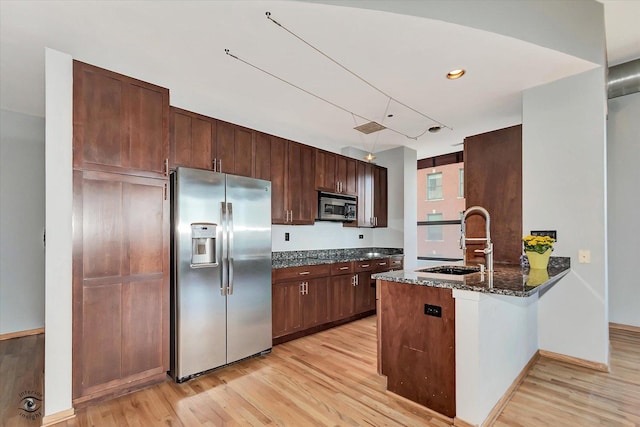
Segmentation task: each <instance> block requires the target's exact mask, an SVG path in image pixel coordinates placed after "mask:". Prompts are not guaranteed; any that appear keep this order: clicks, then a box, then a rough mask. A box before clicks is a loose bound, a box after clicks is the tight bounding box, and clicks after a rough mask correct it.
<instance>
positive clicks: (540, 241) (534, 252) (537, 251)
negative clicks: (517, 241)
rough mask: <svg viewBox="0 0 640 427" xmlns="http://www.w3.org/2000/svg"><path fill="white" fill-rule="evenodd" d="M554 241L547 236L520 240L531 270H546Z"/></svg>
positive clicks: (527, 237) (526, 237)
mask: <svg viewBox="0 0 640 427" xmlns="http://www.w3.org/2000/svg"><path fill="white" fill-rule="evenodd" d="M555 241H556V239H553V238H551V237H549V236H531V235H529V236H525V237H523V238H522V242H523V244H524V253H525V255H526V256H527V258H528V259H529V267H530V268H532V269H545V270H546V269H547V265H548V264H549V257H550V256H551V251H553V244H554V243H555Z"/></svg>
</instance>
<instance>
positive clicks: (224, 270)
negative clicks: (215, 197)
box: [220, 202, 229, 296]
mask: <svg viewBox="0 0 640 427" xmlns="http://www.w3.org/2000/svg"><path fill="white" fill-rule="evenodd" d="M221 203H222V214H221V215H220V218H221V222H222V227H221V228H222V232H221V235H222V245H221V247H222V257H221V258H222V260H221V265H222V278H221V280H220V295H222V296H225V295H227V278H228V274H227V269H228V262H229V260H228V254H227V244H228V243H227V204H226V203H225V202H221Z"/></svg>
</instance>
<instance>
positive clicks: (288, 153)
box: [271, 137, 318, 225]
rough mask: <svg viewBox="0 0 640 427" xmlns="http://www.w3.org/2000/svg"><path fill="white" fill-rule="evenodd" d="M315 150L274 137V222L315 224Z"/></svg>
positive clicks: (272, 154)
mask: <svg viewBox="0 0 640 427" xmlns="http://www.w3.org/2000/svg"><path fill="white" fill-rule="evenodd" d="M314 151H315V149H314V148H312V147H309V146H307V145H303V144H298V143H297V142H293V141H287V140H285V139H282V138H277V137H271V222H272V224H289V225H300V224H313V223H314V221H315V218H316V211H317V210H318V206H317V195H316V194H317V193H316V191H315V188H314V184H315V181H314V178H315V174H314V170H315V152H314Z"/></svg>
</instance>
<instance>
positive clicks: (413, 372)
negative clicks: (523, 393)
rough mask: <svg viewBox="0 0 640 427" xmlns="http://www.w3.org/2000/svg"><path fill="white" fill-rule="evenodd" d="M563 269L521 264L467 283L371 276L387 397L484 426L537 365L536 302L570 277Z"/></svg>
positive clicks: (417, 275) (558, 262)
mask: <svg viewBox="0 0 640 427" xmlns="http://www.w3.org/2000/svg"><path fill="white" fill-rule="evenodd" d="M569 261H570V260H569V258H563V257H556V258H551V262H550V265H549V268H548V269H547V270H546V272H545V271H542V272H538V271H536V270H533V271H531V270H530V269H529V267H528V265H527V264H526V263H524V264H523V265H522V266H513V265H497V266H496V267H495V270H494V271H493V272H491V273H489V272H480V271H477V272H476V271H472V272H471V273H470V274H465V275H450V274H438V273H434V272H430V271H424V270H430V269H423V270H422V271H421V270H417V271H409V270H401V271H393V272H384V273H378V274H374V275H373V276H372V278H373V279H376V280H377V288H376V292H377V312H378V372H379V373H380V374H382V375H385V376H386V377H387V389H388V390H389V391H391V392H394V393H396V394H399V395H401V396H403V397H406V398H408V399H410V400H413V401H415V402H417V403H420V404H421V405H424V406H426V407H428V408H430V409H432V410H434V411H436V412H438V413H440V414H443V415H445V416H446V417H448V418H449V419H451V420H452V421H454V422H455V421H457V424H461V425H481V424H483V423H484V422H485V421H487V419H488V418H491V416H492V415H493V413H494V411H493V410H494V408H495V409H497V408H498V407H499V402H500V401H501V398H502V397H503V396H504V395H505V394H506V393H507V392H508V391H509V389H510V387H511V386H512V385H513V383H514V382H515V381H516V380H517V379H518V378H519V376H520V374H521V373H522V372H526V370H527V368H528V366H529V365H530V363H532V361H534V360H535V358H536V356H537V352H538V310H537V303H538V298H540V297H541V296H542V295H543V294H544V293H545V292H546V291H547V290H549V289H550V288H551V287H552V286H554V285H555V284H556V283H557V282H558V281H559V280H560V279H561V278H562V277H564V276H565V275H567V274H568V273H569V271H570V264H569ZM462 268H465V267H462Z"/></svg>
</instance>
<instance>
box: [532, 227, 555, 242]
mask: <svg viewBox="0 0 640 427" xmlns="http://www.w3.org/2000/svg"><path fill="white" fill-rule="evenodd" d="M531 235H532V236H549V237H551V238H552V239H555V240H556V242H557V241H558V232H557V231H556V230H531Z"/></svg>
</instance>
